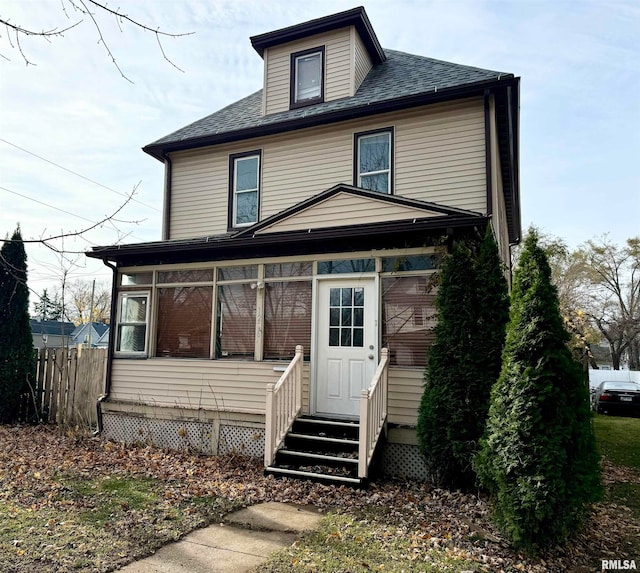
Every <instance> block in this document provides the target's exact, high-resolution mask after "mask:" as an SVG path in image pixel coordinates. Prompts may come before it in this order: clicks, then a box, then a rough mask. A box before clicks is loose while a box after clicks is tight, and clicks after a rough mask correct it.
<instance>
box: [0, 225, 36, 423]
mask: <svg viewBox="0 0 640 573" xmlns="http://www.w3.org/2000/svg"><path fill="white" fill-rule="evenodd" d="M34 370H35V356H34V351H33V338H32V337H31V324H30V322H29V290H28V288H27V255H26V253H25V250H24V244H23V242H22V236H21V234H20V228H19V227H18V229H16V231H15V233H14V234H13V236H12V237H11V240H10V241H6V242H5V243H4V244H3V245H2V249H0V423H7V422H15V421H16V420H18V417H19V414H20V408H21V406H26V403H25V402H24V401H23V396H24V395H25V394H28V393H29V391H30V390H29V381H31V380H33V374H34Z"/></svg>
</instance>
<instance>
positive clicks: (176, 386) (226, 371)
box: [109, 358, 423, 426]
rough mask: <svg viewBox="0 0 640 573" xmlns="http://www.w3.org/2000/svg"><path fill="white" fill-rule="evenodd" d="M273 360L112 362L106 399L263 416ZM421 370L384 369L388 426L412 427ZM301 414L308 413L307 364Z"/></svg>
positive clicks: (272, 376)
mask: <svg viewBox="0 0 640 573" xmlns="http://www.w3.org/2000/svg"><path fill="white" fill-rule="evenodd" d="M274 366H277V365H276V364H274V363H273V362H237V361H234V362H230V361H223V360H186V359H182V360H179V359H176V360H172V359H168V358H162V359H149V360H119V359H115V360H114V361H113V372H112V382H111V394H110V396H109V399H110V401H113V402H122V403H126V404H142V405H147V406H155V407H165V408H174V409H184V410H187V411H189V410H206V411H224V412H240V413H255V414H264V410H265V403H266V386H267V384H269V383H274V384H275V383H276V382H277V381H278V378H279V377H280V375H281V373H280V372H274V371H273V367H274ZM422 374H423V373H422V370H417V369H409V368H390V369H389V423H391V424H401V425H408V426H415V424H416V420H417V415H418V405H419V404H420V397H421V396H422V384H423V379H422ZM303 410H304V411H305V412H309V363H305V365H304V379H303Z"/></svg>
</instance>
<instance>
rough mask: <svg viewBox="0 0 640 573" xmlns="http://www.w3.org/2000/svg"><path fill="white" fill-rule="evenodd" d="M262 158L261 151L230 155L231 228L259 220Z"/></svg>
mask: <svg viewBox="0 0 640 573" xmlns="http://www.w3.org/2000/svg"><path fill="white" fill-rule="evenodd" d="M260 160H261V152H260V151H250V152H248V153H239V154H235V155H231V156H230V165H229V170H230V179H231V182H230V186H229V187H230V194H229V227H230V228H232V227H246V226H247V225H252V224H253V223H257V222H258V210H259V209H258V207H259V204H260V163H261V161H260Z"/></svg>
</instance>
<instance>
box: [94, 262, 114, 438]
mask: <svg viewBox="0 0 640 573" xmlns="http://www.w3.org/2000/svg"><path fill="white" fill-rule="evenodd" d="M102 262H103V263H104V264H105V265H106V266H108V267H109V268H110V269H111V270H112V271H113V276H112V279H111V310H110V313H109V330H110V332H109V345H108V346H107V368H106V372H105V382H104V392H103V393H102V394H100V396H99V397H98V401H97V402H96V414H97V420H98V428H97V429H96V431H95V432H94V433H93V435H94V436H98V435H99V434H101V433H102V430H103V425H102V403H103V402H104V401H106V400H107V398H109V394H110V393H111V372H112V368H113V366H112V365H113V352H114V347H115V343H116V334H117V333H116V332H115V330H114V328H115V324H116V320H117V316H116V312H117V308H118V307H117V304H118V297H117V292H118V269H117V267H115V266H114V265H112V264H111V263H110V262H109V261H108V260H107V259H106V258H105V259H102Z"/></svg>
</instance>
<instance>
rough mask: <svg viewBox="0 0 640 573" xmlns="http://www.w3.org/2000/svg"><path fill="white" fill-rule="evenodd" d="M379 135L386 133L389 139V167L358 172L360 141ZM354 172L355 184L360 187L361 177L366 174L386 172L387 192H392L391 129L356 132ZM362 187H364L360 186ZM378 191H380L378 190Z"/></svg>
mask: <svg viewBox="0 0 640 573" xmlns="http://www.w3.org/2000/svg"><path fill="white" fill-rule="evenodd" d="M381 135H386V136H387V137H388V139H389V159H388V160H389V167H388V168H387V169H379V170H377V171H366V172H364V173H361V172H360V142H361V141H362V140H364V139H368V138H371V137H379V136H381ZM356 146H357V151H356V173H357V186H358V187H362V177H363V176H368V175H382V174H384V173H386V174H387V193H388V194H389V195H391V194H392V186H391V162H392V161H393V157H392V152H393V149H392V147H393V134H392V130H391V129H383V130H380V131H376V132H373V133H363V134H358V133H356ZM362 188H364V187H362ZM378 193H380V191H378Z"/></svg>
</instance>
